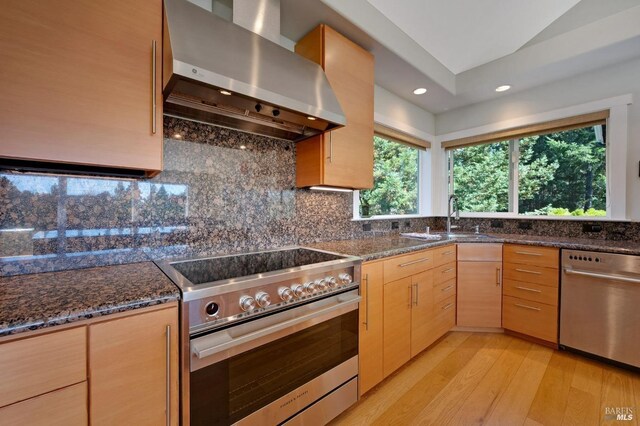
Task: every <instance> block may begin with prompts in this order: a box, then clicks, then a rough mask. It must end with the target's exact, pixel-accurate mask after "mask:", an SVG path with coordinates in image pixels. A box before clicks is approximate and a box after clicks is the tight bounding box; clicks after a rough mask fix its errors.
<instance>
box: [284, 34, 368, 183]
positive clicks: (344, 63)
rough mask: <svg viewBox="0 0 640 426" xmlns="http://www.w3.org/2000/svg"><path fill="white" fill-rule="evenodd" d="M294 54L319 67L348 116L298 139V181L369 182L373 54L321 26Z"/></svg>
mask: <svg viewBox="0 0 640 426" xmlns="http://www.w3.org/2000/svg"><path fill="white" fill-rule="evenodd" d="M296 53H298V54H300V55H302V56H304V57H306V58H307V59H310V60H312V61H314V62H316V63H318V64H320V65H321V66H322V68H323V69H324V71H325V73H326V75H327V78H328V80H329V83H330V84H331V87H332V88H333V90H334V92H335V94H336V97H337V98H338V101H339V102H340V106H341V107H342V110H343V112H344V114H345V116H346V118H347V124H346V126H345V127H342V128H340V129H337V130H333V131H331V132H328V133H325V134H323V135H320V136H315V137H312V138H309V139H307V140H304V141H302V142H299V143H298V144H297V146H296V149H297V158H296V166H297V168H296V173H297V176H296V184H297V186H298V187H299V188H300V187H309V186H334V187H342V188H353V189H366V188H371V187H373V87H374V58H373V55H371V54H370V53H369V52H367V51H366V50H364V49H363V48H361V47H360V46H358V45H356V44H355V43H353V42H352V41H350V40H348V39H347V38H345V37H344V36H342V35H341V34H339V33H338V32H336V31H335V30H333V29H332V28H330V27H328V26H326V25H320V26H318V27H317V28H316V29H314V30H313V31H311V32H310V33H309V34H307V35H306V36H305V37H304V38H303V39H302V40H300V41H299V42H298V44H296Z"/></svg>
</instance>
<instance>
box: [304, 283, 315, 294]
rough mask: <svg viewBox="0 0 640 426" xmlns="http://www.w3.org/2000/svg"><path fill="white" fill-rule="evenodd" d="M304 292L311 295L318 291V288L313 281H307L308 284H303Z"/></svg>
mask: <svg viewBox="0 0 640 426" xmlns="http://www.w3.org/2000/svg"><path fill="white" fill-rule="evenodd" d="M304 291H305V292H306V293H307V294H313V293H315V292H316V291H318V286H317V285H316V283H315V282H314V281H309V282H307V283H305V284H304Z"/></svg>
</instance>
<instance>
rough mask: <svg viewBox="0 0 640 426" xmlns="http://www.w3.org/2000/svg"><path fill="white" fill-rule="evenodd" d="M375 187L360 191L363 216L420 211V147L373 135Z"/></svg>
mask: <svg viewBox="0 0 640 426" xmlns="http://www.w3.org/2000/svg"><path fill="white" fill-rule="evenodd" d="M373 145H374V160H373V161H374V163H373V188H372V189H369V190H365V191H360V216H361V217H369V216H381V215H408V214H417V213H418V175H419V158H420V155H419V150H418V149H417V148H414V147H411V146H409V145H405V144H402V143H398V142H395V141H392V140H390V139H388V138H385V137H383V136H381V135H375V136H374V137H373Z"/></svg>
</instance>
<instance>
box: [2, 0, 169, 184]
mask: <svg viewBox="0 0 640 426" xmlns="http://www.w3.org/2000/svg"><path fill="white" fill-rule="evenodd" d="M0 20H1V21H2V23H3V24H2V26H1V27H0V76H1V77H2V84H1V85H0V127H2V143H1V144H0V163H3V164H5V165H6V164H14V165H18V166H22V167H25V166H29V165H31V166H33V165H34V163H33V162H45V163H44V164H40V165H39V166H40V167H45V168H46V167H47V166H48V165H50V166H51V168H53V169H56V168H57V169H60V168H64V166H61V164H66V165H67V166H69V165H71V167H67V168H74V169H77V168H78V167H80V168H82V167H84V166H90V167H92V168H93V169H89V170H88V171H91V170H96V171H98V170H101V169H102V173H113V172H114V169H115V173H125V174H127V173H128V174H131V175H134V176H135V175H140V176H142V175H153V174H155V173H157V172H158V171H160V170H161V169H162V91H161V82H162V81H161V80H162V79H161V68H162V66H161V65H162V62H161V61H162V52H161V46H162V2H161V0H148V1H139V2H134V3H132V2H129V1H126V0H58V1H45V2H43V1H38V0H7V1H4V2H3V4H2V7H1V8H0ZM25 160H26V161H25Z"/></svg>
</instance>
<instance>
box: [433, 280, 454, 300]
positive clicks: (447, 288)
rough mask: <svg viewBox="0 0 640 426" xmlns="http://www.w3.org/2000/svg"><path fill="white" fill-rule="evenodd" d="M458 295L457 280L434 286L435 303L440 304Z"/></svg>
mask: <svg viewBox="0 0 640 426" xmlns="http://www.w3.org/2000/svg"><path fill="white" fill-rule="evenodd" d="M455 294H456V279H455V278H454V279H452V280H449V281H445V282H443V283H439V284H434V285H433V302H434V303H438V302H441V301H443V300H444V299H447V298H449V297H451V296H455Z"/></svg>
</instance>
